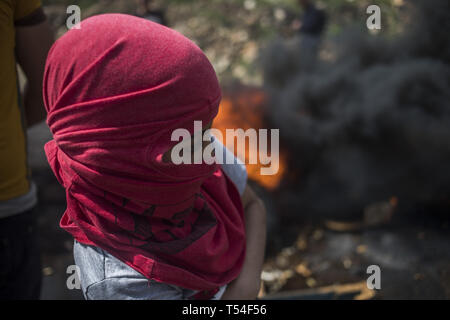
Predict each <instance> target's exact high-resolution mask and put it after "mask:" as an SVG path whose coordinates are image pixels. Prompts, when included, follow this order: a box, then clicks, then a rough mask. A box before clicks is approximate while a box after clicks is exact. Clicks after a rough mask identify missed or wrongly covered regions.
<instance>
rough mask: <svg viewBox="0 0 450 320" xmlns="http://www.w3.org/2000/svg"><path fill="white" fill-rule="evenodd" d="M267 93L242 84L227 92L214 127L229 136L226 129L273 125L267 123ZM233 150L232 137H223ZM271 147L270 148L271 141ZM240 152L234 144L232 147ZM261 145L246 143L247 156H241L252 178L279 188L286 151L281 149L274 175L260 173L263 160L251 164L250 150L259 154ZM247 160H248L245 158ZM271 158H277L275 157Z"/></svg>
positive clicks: (265, 186) (284, 165)
mask: <svg viewBox="0 0 450 320" xmlns="http://www.w3.org/2000/svg"><path fill="white" fill-rule="evenodd" d="M266 100H267V96H266V94H265V92H264V91H263V90H262V89H259V88H253V87H239V89H238V90H232V91H230V92H224V93H223V97H222V101H221V103H220V108H219V113H218V115H217V117H216V118H215V120H214V124H213V127H214V128H216V129H219V130H220V131H221V132H222V136H223V137H226V131H225V130H226V129H238V128H241V129H243V130H244V131H245V130H247V129H249V128H253V129H256V130H258V129H270V128H267V126H265V125H264V112H265V106H266ZM221 142H222V143H224V144H225V145H227V147H228V148H229V149H230V150H231V149H232V148H231V147H230V144H231V141H225V142H224V141H221ZM268 150H270V141H269V146H268ZM232 151H233V152H234V154H235V155H236V154H237V148H236V146H235V148H234V150H232ZM258 151H259V150H258V147H255V146H249V143H246V146H245V159H241V160H242V161H243V162H244V163H245V164H246V167H247V172H248V176H249V178H250V179H252V180H254V181H256V182H258V183H259V184H260V185H261V186H263V187H264V188H266V189H268V190H273V189H275V188H277V187H278V186H279V184H280V181H281V179H282V177H283V175H284V172H285V170H286V160H287V159H286V157H287V155H286V153H285V152H283V150H280V155H279V159H278V161H279V170H278V172H277V173H276V174H274V175H261V174H260V168H261V167H265V166H263V165H262V164H260V163H258V164H248V163H249V161H248V160H249V157H250V154H255V153H256V154H258ZM244 160H245V161H244ZM272 161H276V159H275V158H273V159H272Z"/></svg>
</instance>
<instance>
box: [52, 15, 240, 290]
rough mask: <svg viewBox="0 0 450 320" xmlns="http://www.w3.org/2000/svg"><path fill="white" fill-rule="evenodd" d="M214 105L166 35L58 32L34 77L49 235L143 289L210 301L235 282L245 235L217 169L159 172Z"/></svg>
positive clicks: (179, 39) (183, 47) (111, 24)
mask: <svg viewBox="0 0 450 320" xmlns="http://www.w3.org/2000/svg"><path fill="white" fill-rule="evenodd" d="M220 99H221V91H220V87H219V83H218V80H217V77H216V74H215V72H214V69H213V68H212V66H211V64H210V63H209V61H208V59H207V58H206V56H205V55H204V54H203V53H202V51H201V50H200V49H199V48H198V47H197V46H196V45H195V44H194V43H193V42H191V41H190V40H189V39H187V38H186V37H184V36H183V35H181V34H180V33H178V32H176V31H174V30H172V29H169V28H167V27H164V26H161V25H159V24H156V23H153V22H150V21H147V20H145V19H140V18H136V17H133V16H129V15H123V14H106V15H99V16H94V17H91V18H89V19H86V20H84V21H83V22H82V23H81V29H73V30H70V31H69V32H67V33H66V34H65V35H64V36H63V37H61V38H60V39H59V40H58V41H57V42H56V43H55V44H54V46H53V47H52V49H51V50H50V53H49V56H48V58H47V64H46V70H45V76H44V101H45V106H46V109H47V112H48V117H47V124H48V125H49V127H50V129H51V131H52V133H53V137H54V140H52V141H50V142H49V143H47V144H46V146H45V152H46V154H47V158H48V161H49V163H50V166H51V168H52V169H53V171H54V173H55V175H56V177H57V179H58V181H59V182H60V183H61V184H62V185H63V186H64V187H65V189H66V197H67V210H66V211H65V213H64V215H63V217H62V219H61V222H60V225H61V227H62V228H64V229H65V230H67V231H68V232H70V233H71V234H72V235H73V236H74V237H75V239H76V240H78V241H79V242H82V243H85V244H88V245H95V246H98V247H100V248H102V249H104V250H106V251H108V252H110V253H111V254H113V255H114V256H116V257H117V258H119V259H120V260H122V261H123V262H125V263H126V264H127V265H129V266H131V267H132V268H134V269H135V270H137V271H139V272H140V273H142V274H143V275H145V276H146V277H147V278H149V279H154V280H157V281H162V282H166V283H170V284H174V285H178V286H181V287H184V288H189V289H195V290H210V289H215V288H217V287H218V286H221V285H224V284H226V283H228V282H230V281H231V280H233V279H234V278H236V277H237V275H238V274H239V272H240V269H241V267H242V264H243V259H244V255H245V234H244V233H245V232H244V222H243V209H242V204H241V201H240V196H239V193H238V192H237V190H236V188H235V186H234V184H233V183H232V182H230V181H229V180H228V178H227V177H226V176H225V175H224V174H223V172H222V171H221V169H220V167H219V166H217V165H207V164H192V165H174V164H166V163H163V162H162V160H161V154H163V153H164V152H165V151H167V150H169V148H170V147H172V146H173V145H174V144H176V143H177V142H172V141H170V137H171V133H172V131H173V130H174V129H177V128H186V129H188V130H189V131H190V132H191V133H193V126H194V125H193V124H194V120H201V121H202V122H203V124H207V123H209V122H210V121H211V120H212V119H213V118H214V117H215V115H216V114H217V111H218V105H219V102H220Z"/></svg>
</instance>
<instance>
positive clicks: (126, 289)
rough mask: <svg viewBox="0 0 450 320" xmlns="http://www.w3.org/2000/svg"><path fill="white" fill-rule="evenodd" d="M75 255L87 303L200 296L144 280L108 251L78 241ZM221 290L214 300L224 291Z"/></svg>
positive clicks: (223, 289)
mask: <svg viewBox="0 0 450 320" xmlns="http://www.w3.org/2000/svg"><path fill="white" fill-rule="evenodd" d="M73 253H74V258H75V263H76V265H77V266H78V268H79V277H80V283H81V289H82V291H83V295H84V297H85V299H87V300H185V299H189V297H190V296H192V295H194V294H195V293H197V291H195V290H190V289H185V288H181V287H177V286H174V285H170V284H166V283H160V282H157V281H154V280H149V279H147V278H145V277H144V276H143V275H142V274H140V273H139V272H137V271H136V270H134V269H133V268H131V267H129V266H127V265H126V264H125V263H123V262H122V261H120V260H119V259H117V258H115V257H114V256H112V255H111V254H109V253H108V252H106V251H105V250H102V249H100V248H98V247H94V246H88V245H85V244H82V243H80V242H78V241H76V240H75V242H74V247H73ZM225 288H226V286H223V287H221V289H220V290H219V292H217V293H216V295H215V296H214V297H213V299H212V300H218V299H220V297H221V296H222V294H223V292H224V291H225Z"/></svg>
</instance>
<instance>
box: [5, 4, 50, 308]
mask: <svg viewBox="0 0 450 320" xmlns="http://www.w3.org/2000/svg"><path fill="white" fill-rule="evenodd" d="M0 43H1V46H0V299H38V298H39V295H40V283H41V267H40V256H39V250H38V243H37V241H36V240H37V235H36V217H35V215H36V213H35V212H34V211H33V209H34V207H35V205H36V203H37V195H36V187H35V185H34V184H33V182H32V181H31V179H30V178H31V177H30V170H29V168H28V165H27V153H26V129H27V127H29V126H32V125H33V124H36V123H38V122H40V121H42V120H43V119H44V118H45V108H44V105H43V100H42V78H43V71H44V67H45V60H46V57H47V53H48V51H49V49H50V46H51V44H52V43H53V34H52V32H51V30H50V27H49V24H48V23H47V21H46V16H45V14H44V12H43V10H42V4H41V1H40V0H2V1H0ZM17 64H19V65H20V66H21V68H22V70H23V71H24V73H25V76H26V78H27V85H26V88H25V94H24V96H23V97H21V95H20V92H19V88H18V76H17Z"/></svg>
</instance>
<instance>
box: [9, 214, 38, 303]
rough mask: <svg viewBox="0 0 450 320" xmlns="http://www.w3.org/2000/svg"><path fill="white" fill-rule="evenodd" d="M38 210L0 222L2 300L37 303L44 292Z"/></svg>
mask: <svg viewBox="0 0 450 320" xmlns="http://www.w3.org/2000/svg"><path fill="white" fill-rule="evenodd" d="M41 274H42V273H41V260H40V251H39V244H38V236H37V223H36V210H34V209H31V210H28V211H26V212H23V213H20V214H17V215H14V216H11V217H6V218H0V300H36V299H39V296H40V291H41V281H42V280H41V279H42V276H41Z"/></svg>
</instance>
